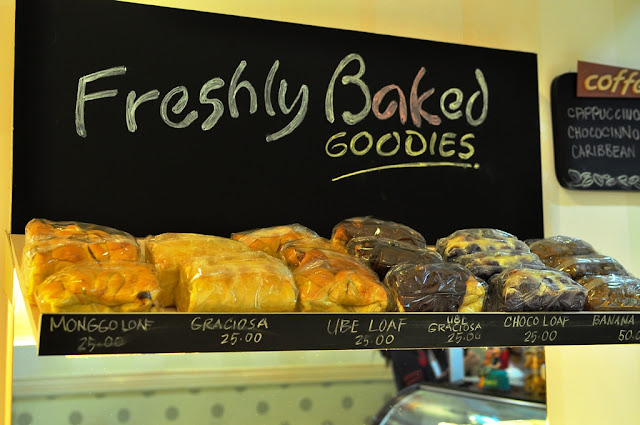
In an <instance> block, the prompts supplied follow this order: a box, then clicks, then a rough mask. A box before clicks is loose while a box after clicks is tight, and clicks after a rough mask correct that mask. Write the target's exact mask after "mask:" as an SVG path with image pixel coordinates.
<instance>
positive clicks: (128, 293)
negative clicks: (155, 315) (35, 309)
mask: <svg viewBox="0 0 640 425" xmlns="http://www.w3.org/2000/svg"><path fill="white" fill-rule="evenodd" d="M159 292H160V285H159V284H158V279H157V276H156V274H155V269H154V267H153V266H152V265H150V264H146V263H135V262H131V261H111V262H102V263H96V262H85V263H79V264H74V265H71V266H69V267H66V268H64V269H62V270H60V271H58V272H56V273H54V274H52V275H50V276H49V277H47V279H45V281H44V282H42V284H40V285H38V286H37V287H36V288H35V291H34V295H35V299H36V301H37V303H38V306H39V308H40V310H41V311H42V312H43V313H59V312H63V313H64V312H148V311H152V310H154V311H156V310H159V309H161V307H162V305H161V304H160V303H159V302H158V294H159Z"/></svg>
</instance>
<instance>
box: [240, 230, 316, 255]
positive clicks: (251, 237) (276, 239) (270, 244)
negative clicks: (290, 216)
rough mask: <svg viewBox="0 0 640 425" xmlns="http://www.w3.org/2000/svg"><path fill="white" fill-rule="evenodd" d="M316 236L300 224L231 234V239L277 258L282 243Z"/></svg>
mask: <svg viewBox="0 0 640 425" xmlns="http://www.w3.org/2000/svg"><path fill="white" fill-rule="evenodd" d="M317 236H318V234H317V233H316V232H314V231H313V230H311V229H308V228H306V227H304V226H302V225H300V224H289V225H284V226H274V227H265V228H262V229H254V230H248V231H244V232H237V233H233V234H232V235H231V239H233V240H236V241H240V242H242V243H244V244H246V245H247V246H249V248H251V249H252V250H254V251H262V252H266V253H267V254H269V255H271V256H273V257H278V250H279V249H280V247H281V246H282V245H283V244H284V243H286V242H289V241H293V240H296V239H303V238H315V237H317Z"/></svg>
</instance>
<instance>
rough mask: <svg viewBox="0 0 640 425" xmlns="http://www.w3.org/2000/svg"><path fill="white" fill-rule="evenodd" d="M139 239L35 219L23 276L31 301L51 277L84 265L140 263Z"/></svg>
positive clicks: (27, 229)
mask: <svg viewBox="0 0 640 425" xmlns="http://www.w3.org/2000/svg"><path fill="white" fill-rule="evenodd" d="M140 258H141V251H140V246H139V245H138V242H137V241H136V239H135V238H134V237H133V236H132V235H130V234H128V233H126V232H123V231H121V230H117V229H113V228H110V227H106V226H98V225H95V224H90V223H81V222H73V221H51V220H46V219H33V220H31V221H29V223H27V225H26V227H25V246H24V249H23V252H22V272H23V273H22V274H23V279H24V281H25V282H26V293H27V298H28V300H29V301H30V302H33V301H35V299H34V297H33V291H34V289H35V288H36V287H37V286H38V285H40V284H41V283H42V282H43V281H44V280H45V279H46V278H47V277H48V276H50V275H51V274H53V273H55V272H57V271H59V270H62V269H64V268H66V267H69V266H71V265H73V264H78V263H83V262H94V263H95V262H101V263H104V262H109V261H139V260H140Z"/></svg>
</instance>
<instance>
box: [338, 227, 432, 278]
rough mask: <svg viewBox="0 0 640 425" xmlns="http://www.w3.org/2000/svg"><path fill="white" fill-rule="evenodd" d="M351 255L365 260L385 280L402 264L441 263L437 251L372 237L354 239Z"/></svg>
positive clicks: (348, 245)
mask: <svg viewBox="0 0 640 425" xmlns="http://www.w3.org/2000/svg"><path fill="white" fill-rule="evenodd" d="M346 248H347V251H348V252H349V254H351V255H353V256H355V257H357V258H359V259H360V260H363V261H364V262H366V263H367V264H369V267H371V269H373V271H375V272H376V273H377V274H378V277H380V279H384V277H385V276H386V274H387V272H388V271H389V270H390V269H391V267H393V266H395V265H398V264H402V263H423V262H424V263H431V262H435V263H441V262H442V257H441V256H440V254H438V253H437V252H436V251H435V250H433V249H429V248H420V247H417V246H415V245H412V244H409V243H406V242H400V241H395V240H392V239H385V238H379V237H372V236H361V237H357V238H353V239H351V240H350V241H349V243H348V244H347V247H346Z"/></svg>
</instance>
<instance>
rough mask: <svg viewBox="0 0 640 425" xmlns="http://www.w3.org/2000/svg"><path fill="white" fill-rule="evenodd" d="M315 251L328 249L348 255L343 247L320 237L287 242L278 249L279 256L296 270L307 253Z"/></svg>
mask: <svg viewBox="0 0 640 425" xmlns="http://www.w3.org/2000/svg"><path fill="white" fill-rule="evenodd" d="M313 249H326V250H330V251H337V252H341V253H343V254H346V253H347V250H346V248H345V247H344V246H343V245H341V244H337V243H335V242H333V241H330V240H329V239H325V238H322V237H320V236H318V237H315V238H302V239H295V240H292V241H289V242H286V243H285V244H283V245H282V246H281V247H280V248H279V249H278V254H279V256H280V258H281V259H282V261H284V263H285V264H286V265H287V266H288V267H290V268H294V267H298V266H299V265H300V263H301V262H302V260H303V259H304V256H305V254H306V252H307V251H311V250H313Z"/></svg>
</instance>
